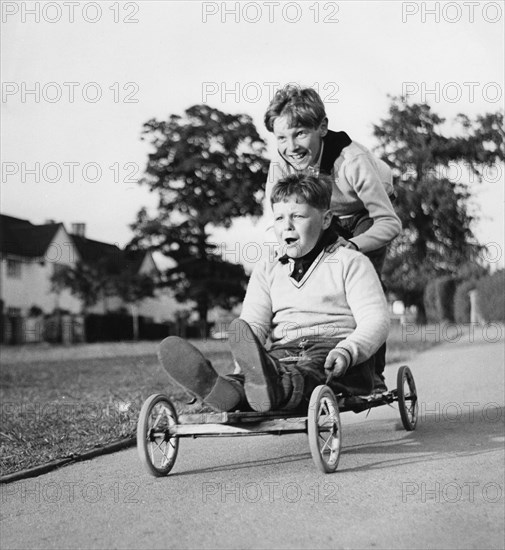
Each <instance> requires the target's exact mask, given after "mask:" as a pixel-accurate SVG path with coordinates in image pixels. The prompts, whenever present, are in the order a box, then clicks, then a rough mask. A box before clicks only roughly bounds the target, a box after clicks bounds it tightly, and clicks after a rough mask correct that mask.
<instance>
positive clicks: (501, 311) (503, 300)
mask: <svg viewBox="0 0 505 550" xmlns="http://www.w3.org/2000/svg"><path fill="white" fill-rule="evenodd" d="M476 288H477V291H478V299H479V307H480V311H481V313H482V317H483V318H484V319H485V321H486V322H488V323H489V322H493V321H498V322H500V321H501V322H504V321H505V271H504V270H503V269H502V270H500V271H497V272H496V273H493V275H488V276H487V277H483V278H482V279H480V280H479V281H478V283H477V287H476Z"/></svg>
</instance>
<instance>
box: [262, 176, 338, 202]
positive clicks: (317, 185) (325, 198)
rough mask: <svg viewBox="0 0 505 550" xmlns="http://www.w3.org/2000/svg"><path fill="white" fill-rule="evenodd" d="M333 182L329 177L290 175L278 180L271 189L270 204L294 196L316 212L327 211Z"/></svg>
mask: <svg viewBox="0 0 505 550" xmlns="http://www.w3.org/2000/svg"><path fill="white" fill-rule="evenodd" d="M332 191H333V181H332V179H331V178H330V176H326V175H319V177H316V176H313V175H310V174H304V173H302V174H292V175H290V176H286V177H285V178H282V179H280V180H279V181H278V182H277V183H276V184H275V185H274V187H273V189H272V194H271V195H270V204H272V205H273V204H274V203H276V202H283V201H285V200H286V199H287V198H288V197H291V196H292V195H296V196H297V197H299V198H300V199H302V200H303V201H304V202H306V203H307V204H309V205H310V206H312V207H314V208H317V209H318V210H328V209H329V208H330V204H331V195H332Z"/></svg>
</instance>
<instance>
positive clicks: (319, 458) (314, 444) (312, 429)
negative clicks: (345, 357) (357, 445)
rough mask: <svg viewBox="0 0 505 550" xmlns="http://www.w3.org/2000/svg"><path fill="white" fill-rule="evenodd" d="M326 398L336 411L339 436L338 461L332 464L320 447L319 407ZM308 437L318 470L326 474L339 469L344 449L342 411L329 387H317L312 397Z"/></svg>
mask: <svg viewBox="0 0 505 550" xmlns="http://www.w3.org/2000/svg"><path fill="white" fill-rule="evenodd" d="M325 398H326V399H328V400H329V401H330V402H331V403H332V406H333V409H334V411H335V423H336V427H337V434H338V449H337V451H338V452H337V456H336V459H334V460H333V461H332V462H328V461H327V460H325V458H324V457H323V455H322V454H321V449H320V447H319V423H318V416H319V407H320V404H321V401H322V400H323V399H325ZM307 435H308V439H309V447H310V452H311V454H312V459H313V460H314V463H315V465H316V466H317V468H318V469H319V470H320V471H321V472H324V473H332V472H334V471H335V470H336V469H337V468H338V463H339V460H340V451H341V448H342V425H341V422H340V411H339V409H338V404H337V400H336V399H335V394H334V393H333V391H332V390H331V388H329V387H328V386H325V385H321V386H317V387H316V388H315V389H314V391H313V392H312V394H311V396H310V402H309V411H308V415H307Z"/></svg>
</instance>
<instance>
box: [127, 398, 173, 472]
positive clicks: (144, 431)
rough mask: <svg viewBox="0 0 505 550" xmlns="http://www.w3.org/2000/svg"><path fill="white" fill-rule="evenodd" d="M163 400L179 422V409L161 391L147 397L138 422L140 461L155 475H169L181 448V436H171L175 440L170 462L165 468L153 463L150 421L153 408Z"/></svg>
mask: <svg viewBox="0 0 505 550" xmlns="http://www.w3.org/2000/svg"><path fill="white" fill-rule="evenodd" d="M162 402H164V404H165V406H166V407H167V408H168V409H169V410H170V414H171V416H172V418H173V419H174V424H177V423H178V418H177V411H176V410H175V407H174V405H173V404H172V402H171V401H170V399H169V398H168V397H167V396H166V395H164V394H161V393H155V394H154V395H151V396H150V397H148V398H147V399H146V401H145V402H144V404H143V405H142V409H141V410H140V415H139V419H138V422H137V451H138V454H139V457H140V461H141V462H142V464H143V465H144V467H145V468H146V469H147V471H148V472H149V473H150V474H152V475H153V476H155V477H162V476H166V475H168V473H169V472H170V470H171V469H172V468H173V466H174V464H175V460H176V458H177V452H178V450H179V438H178V437H177V436H176V437H173V438H171V439H172V440H173V450H172V452H171V455H170V460H169V461H168V463H167V464H166V465H165V466H164V467H163V468H160V467H158V466H156V465H155V464H153V463H152V461H151V456H150V454H149V445H150V442H149V439H148V436H149V433H148V430H149V425H148V423H149V418H150V416H151V412H152V410H153V408H154V407H155V406H156V405H158V404H159V403H162Z"/></svg>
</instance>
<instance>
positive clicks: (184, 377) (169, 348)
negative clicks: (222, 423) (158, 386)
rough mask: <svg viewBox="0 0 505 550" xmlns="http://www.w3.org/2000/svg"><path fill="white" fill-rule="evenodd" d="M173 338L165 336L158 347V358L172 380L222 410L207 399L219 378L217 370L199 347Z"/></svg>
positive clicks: (176, 384)
mask: <svg viewBox="0 0 505 550" xmlns="http://www.w3.org/2000/svg"><path fill="white" fill-rule="evenodd" d="M173 338H174V337H171V336H169V337H168V338H165V339H164V340H163V341H162V342H161V343H160V345H159V348H158V360H159V362H160V364H161V365H162V367H163V370H164V371H165V372H166V374H167V376H168V377H169V379H170V381H171V382H172V384H174V385H175V386H177V387H178V388H180V389H182V390H183V391H184V392H186V393H189V394H190V395H191V396H193V397H194V398H196V399H197V400H198V401H199V402H201V403H204V404H205V405H208V406H209V407H211V408H212V409H213V410H215V411H216V412H221V411H222V410H223V409H222V408H220V407H219V406H217V405H216V404H214V403H209V402H207V401H206V400H205V396H207V395H209V394H210V393H211V391H212V389H213V387H214V385H215V383H216V381H217V379H218V374H217V372H216V371H215V370H214V369H213V368H212V367H211V366H210V365H209V364H208V362H207V360H206V359H205V357H204V356H203V355H202V354H201V353H200V352H199V351H198V350H197V349H195V348H193V346H191V345H190V344H188V343H187V342H185V341H184V340H182V339H179V338H177V341H175V340H174V339H173ZM174 344H176V345H174Z"/></svg>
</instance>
